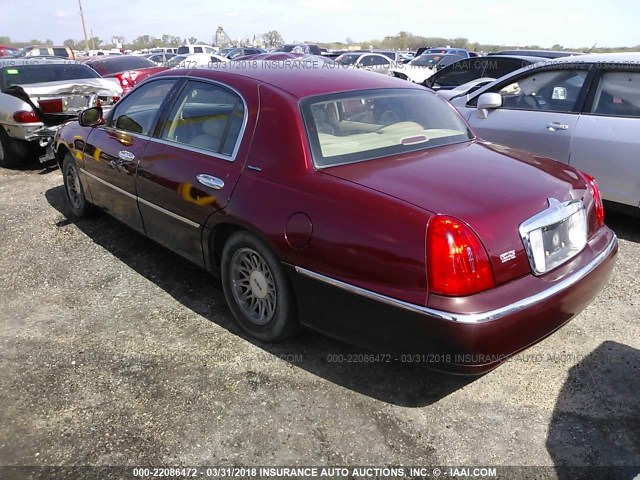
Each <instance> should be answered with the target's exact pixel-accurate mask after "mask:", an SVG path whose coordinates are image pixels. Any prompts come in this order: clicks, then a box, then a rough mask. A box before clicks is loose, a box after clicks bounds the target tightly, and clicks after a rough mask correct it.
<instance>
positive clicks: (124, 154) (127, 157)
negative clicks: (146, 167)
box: [118, 150, 136, 162]
mask: <svg viewBox="0 0 640 480" xmlns="http://www.w3.org/2000/svg"><path fill="white" fill-rule="evenodd" d="M118 158H119V159H120V160H122V161H124V162H133V161H134V160H135V159H136V156H135V155H134V154H133V153H131V152H129V151H128V150H120V151H119V152H118Z"/></svg>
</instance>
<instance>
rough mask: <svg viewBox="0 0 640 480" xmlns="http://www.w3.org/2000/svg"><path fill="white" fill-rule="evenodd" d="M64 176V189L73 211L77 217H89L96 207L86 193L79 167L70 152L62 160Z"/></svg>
mask: <svg viewBox="0 0 640 480" xmlns="http://www.w3.org/2000/svg"><path fill="white" fill-rule="evenodd" d="M62 178H63V179H64V191H65V194H66V197H67V204H68V205H69V208H70V209H71V213H73V214H74V215H75V216H76V217H87V216H89V215H90V214H91V213H93V212H94V209H95V207H94V206H93V205H92V204H91V203H89V201H88V200H87V197H86V196H85V194H84V188H83V187H82V182H81V181H80V175H79V173H78V167H77V165H76V162H75V160H74V159H73V157H72V156H71V154H70V153H67V154H66V155H65V157H64V161H63V162H62Z"/></svg>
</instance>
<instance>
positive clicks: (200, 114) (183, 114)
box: [161, 81, 245, 156]
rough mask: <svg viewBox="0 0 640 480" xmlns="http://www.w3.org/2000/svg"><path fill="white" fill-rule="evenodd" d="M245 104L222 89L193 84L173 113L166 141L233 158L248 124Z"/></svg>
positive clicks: (188, 87) (168, 124) (164, 135)
mask: <svg viewBox="0 0 640 480" xmlns="http://www.w3.org/2000/svg"><path fill="white" fill-rule="evenodd" d="M244 114H245V111H244V103H243V102H242V99H241V98H240V97H239V96H238V95H237V94H236V93H234V92H233V91H231V90H229V89H227V88H224V87H222V86H220V85H217V84H213V83H206V82H197V81H191V82H189V84H188V85H187V86H186V88H185V89H184V90H183V91H182V93H181V94H180V95H179V97H178V98H177V99H176V102H175V103H174V105H173V108H172V109H171V112H170V113H169V116H168V118H167V121H166V123H165V125H164V128H163V130H162V137H161V138H162V139H163V140H167V141H170V142H176V143H181V144H184V145H187V146H190V147H195V148H198V149H202V150H207V151H210V152H214V153H221V154H223V155H226V156H232V155H233V152H234V150H235V147H236V144H237V143H238V140H239V137H240V130H241V129H242V125H243V121H244Z"/></svg>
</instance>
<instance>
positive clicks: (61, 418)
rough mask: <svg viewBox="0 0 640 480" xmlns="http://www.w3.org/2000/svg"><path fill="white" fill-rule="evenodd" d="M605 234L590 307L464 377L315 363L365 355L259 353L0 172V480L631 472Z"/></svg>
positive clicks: (631, 346) (629, 225) (108, 232)
mask: <svg viewBox="0 0 640 480" xmlns="http://www.w3.org/2000/svg"><path fill="white" fill-rule="evenodd" d="M608 223H609V224H610V226H611V227H612V228H613V229H614V230H615V231H616V233H617V234H618V236H619V238H620V254H619V256H618V263H617V266H616V269H615V271H614V275H613V278H612V280H611V282H610V283H609V285H608V286H607V287H606V288H605V289H604V291H603V292H602V293H601V294H600V295H599V296H598V298H597V299H596V300H595V301H594V302H593V304H592V305H591V306H590V307H588V308H587V309H586V310H585V311H584V312H583V313H582V314H581V315H579V316H578V317H577V318H575V319H574V320H573V321H572V322H571V323H569V324H568V325H567V326H565V327H564V328H562V329H561V330H560V331H558V332H556V333H555V334H554V335H552V336H551V337H549V338H548V339H546V340H545V341H543V342H541V343H540V344H538V345H536V346H535V347H533V348H531V349H529V350H527V351H526V352H524V353H523V354H522V355H520V356H518V357H517V358H516V359H514V360H513V361H510V362H508V363H506V364H504V365H502V366H501V367H500V368H498V369H496V370H494V371H493V372H491V373H489V374H487V375H484V376H481V377H459V376H450V375H445V374H440V373H435V372H432V371H430V370H426V369H424V368H420V367H416V366H411V365H402V364H399V363H378V364H371V363H346V362H344V363H335V362H330V361H329V359H328V355H331V354H335V353H338V354H343V355H347V354H350V353H362V352H359V351H357V350H355V349H354V348H353V347H350V346H348V345H345V344H342V343H340V342H337V341H334V340H331V339H328V338H325V337H323V336H321V335H319V334H316V333H313V332H303V333H302V334H301V335H300V336H299V337H297V338H295V339H294V340H291V341H289V342H287V343H285V344H281V345H277V346H272V345H264V344H260V343H257V342H256V341H253V340H251V339H249V338H247V337H246V336H245V335H244V334H242V333H241V332H240V331H239V329H238V328H237V327H236V325H235V324H234V322H233V320H232V318H231V315H230V313H229V311H228V310H227V307H226V305H225V301H224V296H223V294H222V291H221V290H220V289H219V288H218V287H217V286H216V285H215V283H214V282H213V280H212V279H211V278H210V277H209V276H208V275H207V274H206V273H205V272H204V271H202V270H200V269H198V268H197V267H195V266H192V265H191V264H189V263H187V262H186V261H184V260H182V259H181V258H180V257H178V256H176V255H174V254H172V253H170V252H168V251H167V250H165V249H163V248H162V247H160V246H158V245H156V244H154V243H153V242H151V241H149V240H146V239H145V238H144V237H142V236H140V235H139V234H137V233H135V232H133V231H131V230H129V229H128V228H127V227H125V226H123V225H121V224H119V223H118V222H117V221H115V220H113V219H111V218H110V217H108V216H106V215H104V214H103V215H99V216H97V217H96V218H93V219H90V220H82V221H76V220H74V219H71V218H70V217H69V213H68V210H67V208H66V205H65V202H64V193H63V188H62V178H61V175H60V172H59V171H58V170H41V169H40V168H38V167H32V168H29V169H25V170H19V171H16V170H13V171H12V170H2V169H0V226H1V228H0V230H1V233H0V251H1V252H2V253H1V256H0V301H1V308H0V345H1V347H0V348H1V349H0V405H2V409H1V410H0V465H84V464H91V465H140V464H146V465H176V464H183V465H382V464H387V465H391V464H395V465H398V464H403V465H516V466H523V465H548V466H554V465H555V466H561V465H588V466H595V465H636V466H638V465H640V393H639V392H640V321H639V319H640V300H638V293H639V292H640V275H639V270H640V268H639V266H638V265H640V221H639V220H638V219H634V218H628V217H624V216H616V215H613V214H610V215H609V217H608ZM557 475H558V476H559V477H563V475H562V474H561V473H558V474H557ZM1 476H2V475H0V477H1ZM630 478H631V477H630Z"/></svg>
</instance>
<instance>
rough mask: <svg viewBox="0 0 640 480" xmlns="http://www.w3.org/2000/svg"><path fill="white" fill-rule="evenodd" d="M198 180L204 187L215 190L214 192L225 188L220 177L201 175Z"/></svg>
mask: <svg viewBox="0 0 640 480" xmlns="http://www.w3.org/2000/svg"><path fill="white" fill-rule="evenodd" d="M196 178H197V179H198V182H200V183H201V184H202V185H204V186H205V187H209V188H213V189H214V190H220V189H221V188H222V187H224V182H223V181H222V180H220V179H219V178H218V177H212V176H211V175H206V174H204V173H201V174H200V175H198V176H197V177H196Z"/></svg>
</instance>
